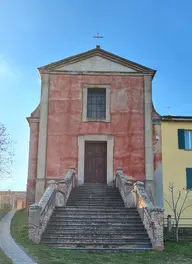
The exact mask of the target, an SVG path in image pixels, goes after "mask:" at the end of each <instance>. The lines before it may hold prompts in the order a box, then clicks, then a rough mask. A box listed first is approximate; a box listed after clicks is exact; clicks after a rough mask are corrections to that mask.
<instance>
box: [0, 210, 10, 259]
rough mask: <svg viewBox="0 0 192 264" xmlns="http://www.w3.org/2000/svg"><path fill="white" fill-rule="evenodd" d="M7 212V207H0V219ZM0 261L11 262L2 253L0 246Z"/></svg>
mask: <svg viewBox="0 0 192 264" xmlns="http://www.w3.org/2000/svg"><path fill="white" fill-rule="evenodd" d="M8 212H9V209H7V208H6V209H0V220H1V219H2V218H3V217H4V216H5V215H6V214H7V213H8ZM0 263H1V264H11V263H12V261H11V260H10V259H9V258H8V257H7V256H6V255H5V254H4V253H3V251H2V250H1V248H0Z"/></svg>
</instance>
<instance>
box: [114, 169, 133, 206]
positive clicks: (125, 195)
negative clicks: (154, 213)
mask: <svg viewBox="0 0 192 264" xmlns="http://www.w3.org/2000/svg"><path fill="white" fill-rule="evenodd" d="M115 180H116V187H117V188H118V189H119V192H120V193H121V196H122V199H123V201H124V204H125V206H126V207H127V208H133V207H135V206H136V199H135V193H134V192H133V180H132V179H129V178H128V177H127V176H126V175H124V173H123V170H122V169H117V170H116V178H115Z"/></svg>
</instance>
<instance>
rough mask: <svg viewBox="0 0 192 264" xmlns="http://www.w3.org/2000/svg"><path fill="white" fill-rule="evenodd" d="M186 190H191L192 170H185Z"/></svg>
mask: <svg viewBox="0 0 192 264" xmlns="http://www.w3.org/2000/svg"><path fill="white" fill-rule="evenodd" d="M186 177H187V190H188V189H192V168H186Z"/></svg>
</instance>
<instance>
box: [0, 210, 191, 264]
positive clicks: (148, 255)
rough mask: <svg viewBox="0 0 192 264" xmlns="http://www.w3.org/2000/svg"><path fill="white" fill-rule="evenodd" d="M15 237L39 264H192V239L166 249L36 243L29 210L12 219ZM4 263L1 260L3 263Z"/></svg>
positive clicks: (170, 244) (12, 230) (169, 245)
mask: <svg viewBox="0 0 192 264" xmlns="http://www.w3.org/2000/svg"><path fill="white" fill-rule="evenodd" d="M11 233H12V236H13V238H14V239H15V240H16V241H17V242H18V243H19V244H20V245H22V246H23V247H24V248H25V250H26V252H28V253H29V254H30V255H31V256H32V257H33V258H34V259H35V260H36V262H38V263H39V264H46V263H48V264H61V263H63V264H66V263H67V264H90V263H91V264H102V263H105V264H116V263H117V264H181V263H182V264H191V263H192V242H188V243H182V244H175V243H166V249H165V251H164V252H140V253H139V252H137V253H134V252H127V253H83V252H70V251H64V250H62V249H56V248H51V247H48V246H43V245H34V244H32V243H31V242H30V241H29V240H28V238H27V213H26V212H25V211H18V212H17V213H16V215H15V217H14V218H13V220H12V225H11ZM0 263H1V262H0Z"/></svg>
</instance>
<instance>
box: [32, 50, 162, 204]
mask: <svg viewBox="0 0 192 264" xmlns="http://www.w3.org/2000/svg"><path fill="white" fill-rule="evenodd" d="M38 70H39V73H40V76H41V100H40V104H39V106H38V107H37V108H36V109H35V111H34V112H32V114H31V116H30V117H28V118H27V120H28V123H29V126H30V147H29V169H28V181H27V203H28V205H30V204H33V203H35V202H38V201H39V199H40V198H41V196H42V195H43V193H44V191H45V188H46V185H47V181H49V180H59V179H62V178H63V177H64V175H65V173H66V172H67V171H68V169H69V168H75V169H76V172H77V179H76V180H77V183H78V184H79V185H80V184H83V183H85V182H92V183H103V184H109V185H113V182H114V177H115V172H116V169H117V168H122V169H123V171H124V173H125V174H126V175H127V177H128V178H131V179H132V180H135V181H143V182H145V186H146V189H147V190H148V192H149V193H150V195H151V196H152V198H153V201H154V203H155V204H156V205H157V206H163V189H162V158H161V156H162V155H161V118H160V116H159V115H158V114H157V113H156V111H155V110H154V107H153V103H152V80H153V77H154V75H155V70H152V69H150V68H147V67H145V66H142V65H139V64H137V63H135V62H132V61H129V60H127V59H125V58H121V57H119V56H117V55H114V54H112V53H109V52H108V51H105V50H103V49H101V48H100V47H99V46H97V47H96V48H95V49H92V50H89V51H86V52H84V53H80V54H77V55H75V56H72V57H69V58H66V59H63V60H61V61H58V62H55V63H51V64H49V65H46V66H43V67H40V68H38Z"/></svg>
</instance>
